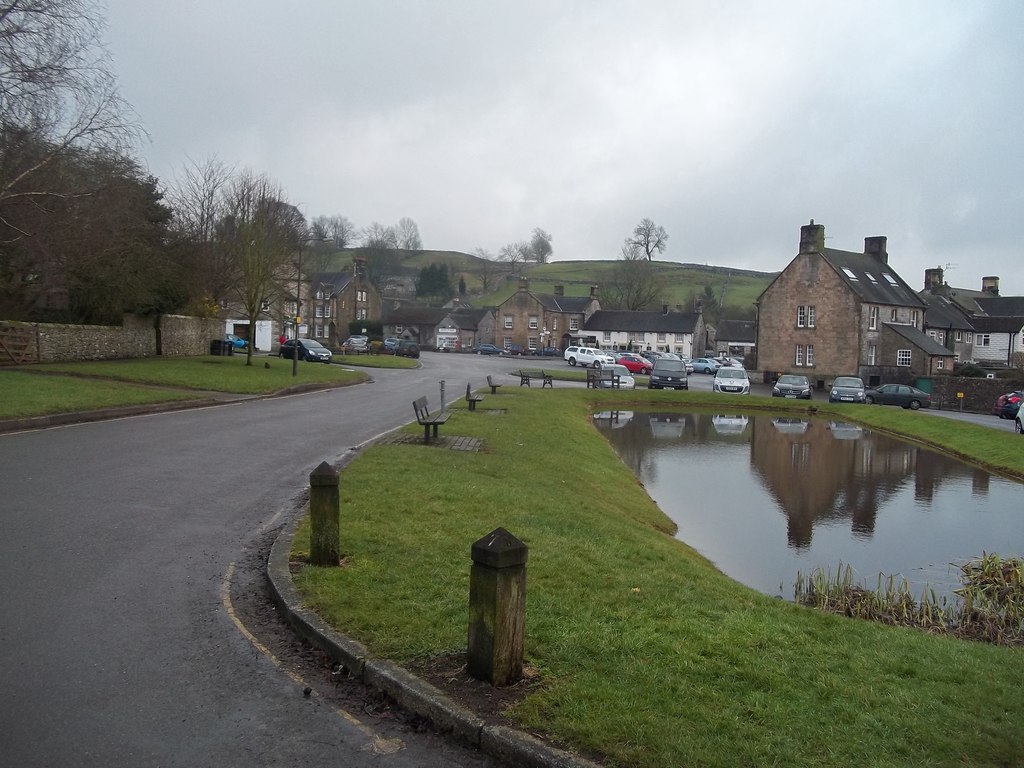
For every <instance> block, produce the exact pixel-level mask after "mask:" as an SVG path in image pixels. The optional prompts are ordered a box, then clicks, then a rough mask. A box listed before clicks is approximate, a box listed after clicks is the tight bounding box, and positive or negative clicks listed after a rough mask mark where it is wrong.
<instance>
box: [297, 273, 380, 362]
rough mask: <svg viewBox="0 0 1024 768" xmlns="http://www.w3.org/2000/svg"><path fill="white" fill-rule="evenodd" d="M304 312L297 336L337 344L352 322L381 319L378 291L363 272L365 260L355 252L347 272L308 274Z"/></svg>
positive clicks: (344, 337)
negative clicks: (349, 269) (350, 268)
mask: <svg viewBox="0 0 1024 768" xmlns="http://www.w3.org/2000/svg"><path fill="white" fill-rule="evenodd" d="M303 306H304V307H305V312H306V315H305V317H304V318H303V320H304V323H303V324H302V326H301V327H300V329H299V332H300V336H306V337H307V338H312V339H317V340H318V341H320V342H321V343H322V344H324V345H326V346H328V347H337V346H339V345H340V344H341V343H342V342H344V341H345V339H347V338H348V337H349V336H350V335H351V334H350V332H349V331H350V328H351V324H352V323H357V322H358V321H360V320H380V318H381V312H382V306H381V297H380V293H379V292H378V291H377V288H376V287H375V286H374V285H373V283H371V282H370V280H369V278H368V277H367V273H366V261H365V259H364V258H363V257H361V256H356V257H355V258H354V259H353V261H352V270H351V271H348V272H317V273H314V274H311V275H310V276H309V285H308V296H307V298H306V301H305V302H304V304H303ZM360 330H361V329H360Z"/></svg>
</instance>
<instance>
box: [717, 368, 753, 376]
mask: <svg viewBox="0 0 1024 768" xmlns="http://www.w3.org/2000/svg"><path fill="white" fill-rule="evenodd" d="M715 375H716V376H718V378H720V379H745V378H747V374H746V373H745V372H744V371H741V370H740V369H739V368H719V369H718V373H716V374H715Z"/></svg>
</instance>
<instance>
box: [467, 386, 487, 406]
mask: <svg viewBox="0 0 1024 768" xmlns="http://www.w3.org/2000/svg"><path fill="white" fill-rule="evenodd" d="M483 399H484V396H483V395H474V394H473V391H472V390H471V389H470V387H469V384H467V385H466V402H467V403H469V410H471V411H475V410H476V404H477V403H481V402H483Z"/></svg>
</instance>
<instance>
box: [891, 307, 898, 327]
mask: <svg viewBox="0 0 1024 768" xmlns="http://www.w3.org/2000/svg"><path fill="white" fill-rule="evenodd" d="M898 313H899V310H897V309H896V307H893V308H892V318H891V322H894V323H895V322H896V318H897V317H898V316H899V314H898Z"/></svg>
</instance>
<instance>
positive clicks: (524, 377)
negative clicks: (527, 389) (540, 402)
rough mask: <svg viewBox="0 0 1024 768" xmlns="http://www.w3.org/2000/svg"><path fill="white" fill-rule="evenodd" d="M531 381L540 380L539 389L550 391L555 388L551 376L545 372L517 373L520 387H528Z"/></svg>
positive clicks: (525, 371)
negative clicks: (545, 388)
mask: <svg viewBox="0 0 1024 768" xmlns="http://www.w3.org/2000/svg"><path fill="white" fill-rule="evenodd" d="M532 379H540V380H541V385H540V388H541V389H544V387H551V388H552V389H554V388H555V385H554V382H553V381H552V379H551V374H550V373H548V372H547V371H527V370H521V371H519V386H520V387H521V386H523V385H524V384H525V385H526V386H530V381H531V380H532Z"/></svg>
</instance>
